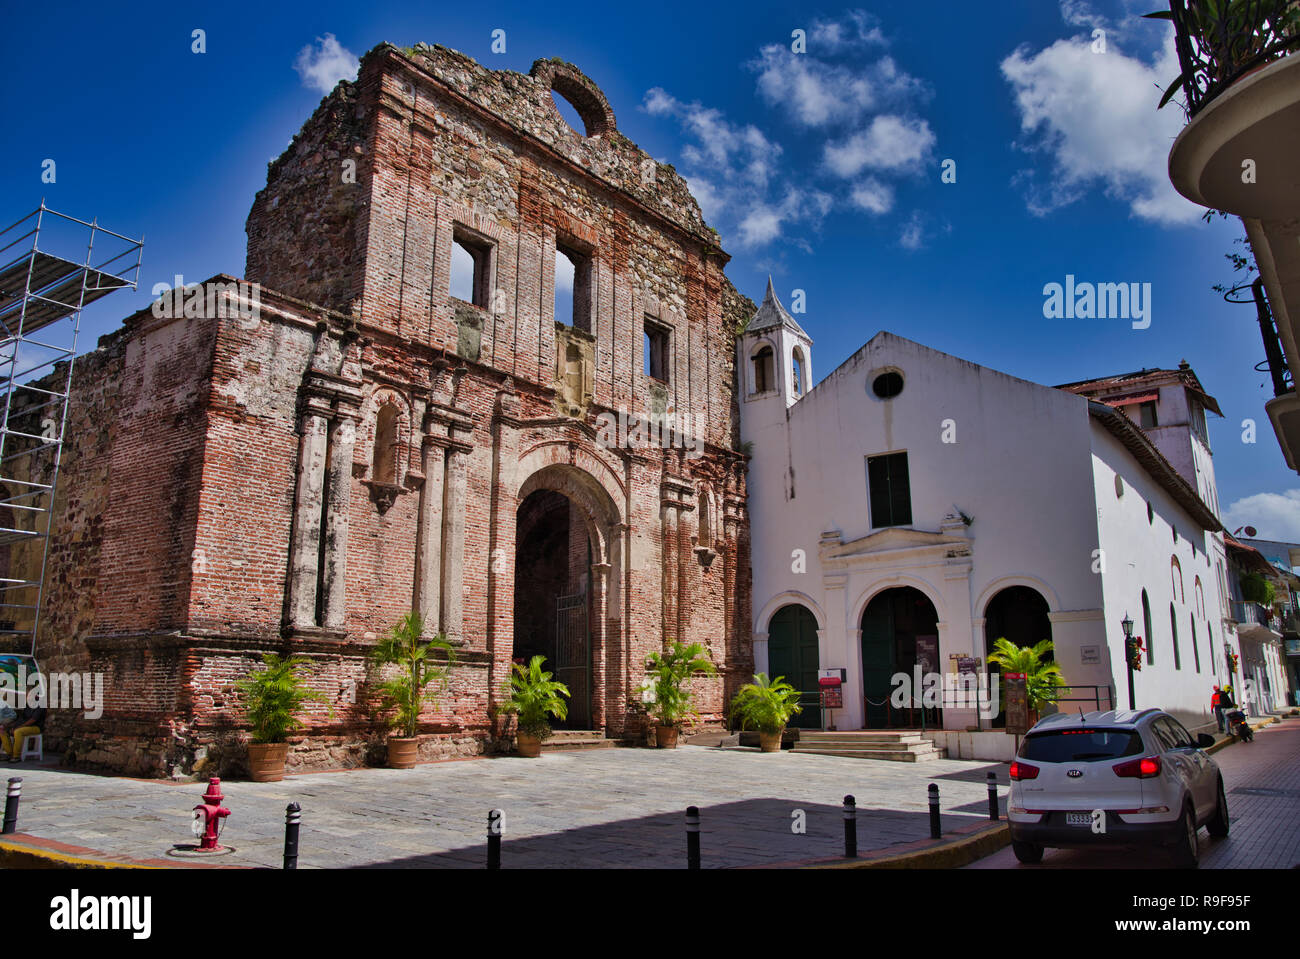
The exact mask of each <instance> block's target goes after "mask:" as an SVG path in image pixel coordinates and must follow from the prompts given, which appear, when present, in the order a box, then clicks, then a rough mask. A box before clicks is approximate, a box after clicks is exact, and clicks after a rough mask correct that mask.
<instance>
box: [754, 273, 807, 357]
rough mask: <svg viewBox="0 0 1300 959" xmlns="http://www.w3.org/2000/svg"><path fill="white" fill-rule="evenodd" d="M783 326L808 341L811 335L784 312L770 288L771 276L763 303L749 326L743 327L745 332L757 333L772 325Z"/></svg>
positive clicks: (774, 292)
mask: <svg viewBox="0 0 1300 959" xmlns="http://www.w3.org/2000/svg"><path fill="white" fill-rule="evenodd" d="M780 326H783V327H785V328H786V329H789V330H793V331H794V332H795V333H797V334H799V336H801V337H802V338H803V339H805V340H807V341H808V342H809V343H811V342H812V337H810V336H809V335H808V334H807V333H805V332H804V329H803V327H801V326H800V325H799V324H798V323H796V322H795V319H794V317H793V316H791V315H790V314H789V313H787V312H786V309H785V307H784V306H782V305H781V301H780V300H778V299H777V298H776V290H774V289H773V288H772V277H771V276H768V278H767V293H766V294H765V295H764V296H763V305H762V306H760V307H759V308H758V312H757V313H755V314H754V318H753V319H752V320H750V321H749V326H748V327H746V328H745V332H747V333H758V332H761V331H763V330H767V329H771V328H773V327H780Z"/></svg>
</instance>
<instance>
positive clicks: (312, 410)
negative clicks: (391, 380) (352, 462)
mask: <svg viewBox="0 0 1300 959" xmlns="http://www.w3.org/2000/svg"><path fill="white" fill-rule="evenodd" d="M327 414H328V410H326V409H322V408H321V407H320V406H318V405H317V404H316V403H311V404H309V405H308V408H307V410H306V411H305V412H304V413H303V416H302V421H301V424H300V426H299V431H300V432H301V434H302V437H301V439H300V440H299V442H298V481H297V488H296V491H295V494H294V511H293V539H292V540H291V542H290V556H289V603H288V606H289V609H288V615H289V625H290V626H293V627H314V626H315V625H316V589H317V582H318V580H319V578H320V536H321V514H322V507H323V502H322V495H323V493H324V486H325V450H326V439H327V432H326V431H327V424H328V420H327V419H326V416H327Z"/></svg>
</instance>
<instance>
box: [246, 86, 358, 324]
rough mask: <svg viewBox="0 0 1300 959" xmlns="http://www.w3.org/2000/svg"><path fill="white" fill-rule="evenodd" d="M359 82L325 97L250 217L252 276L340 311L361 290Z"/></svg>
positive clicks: (275, 165)
mask: <svg viewBox="0 0 1300 959" xmlns="http://www.w3.org/2000/svg"><path fill="white" fill-rule="evenodd" d="M365 156H366V144H365V141H364V125H363V114H362V111H361V108H360V106H359V104H358V102H357V90H356V86H355V85H354V84H351V83H347V82H344V83H340V84H339V85H338V86H337V87H336V88H335V89H334V91H333V92H332V93H331V94H330V95H329V96H327V97H326V98H325V99H324V100H322V101H321V104H320V106H319V107H318V108H317V109H316V112H315V113H314V114H312V116H311V119H309V120H308V121H307V122H306V123H305V124H304V125H303V128H302V130H300V131H299V132H298V134H297V135H296V136H295V137H294V138H293V142H292V143H290V145H289V148H288V149H287V150H286V151H285V152H284V154H283V155H282V156H280V157H279V159H277V160H275V161H273V162H272V163H270V164H268V168H267V187H266V189H264V190H262V191H260V192H259V193H258V194H257V197H256V199H255V200H254V201H253V208H252V211H251V212H250V213H249V215H248V222H247V226H246V229H247V232H248V257H247V263H246V267H245V270H244V272H245V278H246V279H248V280H250V281H251V282H254V283H262V284H265V285H266V286H268V287H270V288H271V289H274V290H279V291H281V292H283V293H287V294H289V295H290V296H294V297H298V298H300V299H303V300H308V301H310V302H313V303H317V304H319V305H321V306H325V307H329V308H330V309H334V310H338V311H341V312H348V311H349V310H350V304H351V301H352V298H353V297H354V296H356V295H357V294H358V293H359V287H358V286H355V285H354V284H356V283H357V281H358V280H359V276H358V274H357V264H358V260H357V257H356V248H357V244H358V242H360V241H359V237H358V230H360V229H364V215H363V212H364V211H363V209H362V200H363V197H364V195H365V194H364V192H363V190H362V189H359V188H358V185H357V184H358V182H359V181H361V180H362V179H363V178H364V177H366V176H367V174H368V168H367V166H366V161H365Z"/></svg>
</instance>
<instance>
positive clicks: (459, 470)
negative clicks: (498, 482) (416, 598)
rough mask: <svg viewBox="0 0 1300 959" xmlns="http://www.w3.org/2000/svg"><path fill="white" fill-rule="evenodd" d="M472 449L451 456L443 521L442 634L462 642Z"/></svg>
mask: <svg viewBox="0 0 1300 959" xmlns="http://www.w3.org/2000/svg"><path fill="white" fill-rule="evenodd" d="M468 459H469V448H468V447H461V446H453V447H451V448H450V449H449V450H448V453H447V481H446V489H445V490H444V497H443V520H442V564H443V575H442V631H443V632H444V633H446V634H447V639H448V640H450V641H451V642H453V643H460V642H461V641H462V637H461V632H462V630H461V627H462V625H463V623H464V616H465V609H464V607H465V503H466V497H465V474H466V461H467V460H468Z"/></svg>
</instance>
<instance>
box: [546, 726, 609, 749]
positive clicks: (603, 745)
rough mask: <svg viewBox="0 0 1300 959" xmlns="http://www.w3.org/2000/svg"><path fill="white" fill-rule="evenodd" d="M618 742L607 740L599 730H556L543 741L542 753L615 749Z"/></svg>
mask: <svg viewBox="0 0 1300 959" xmlns="http://www.w3.org/2000/svg"><path fill="white" fill-rule="evenodd" d="M617 745H618V740H615V739H606V738H605V734H604V733H602V732H601V731H600V730H599V729H556V730H554V731H552V733H551V735H550V736H549V737H548V738H546V739H544V740H543V741H542V752H544V753H555V752H566V751H569V750H578V749H613V748H614V747H615V746H617Z"/></svg>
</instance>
